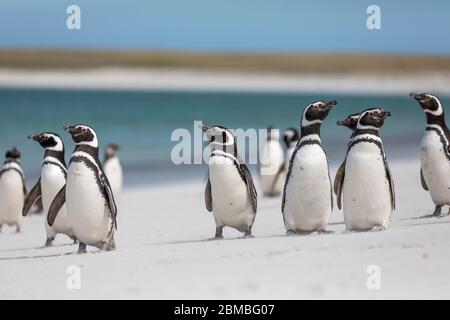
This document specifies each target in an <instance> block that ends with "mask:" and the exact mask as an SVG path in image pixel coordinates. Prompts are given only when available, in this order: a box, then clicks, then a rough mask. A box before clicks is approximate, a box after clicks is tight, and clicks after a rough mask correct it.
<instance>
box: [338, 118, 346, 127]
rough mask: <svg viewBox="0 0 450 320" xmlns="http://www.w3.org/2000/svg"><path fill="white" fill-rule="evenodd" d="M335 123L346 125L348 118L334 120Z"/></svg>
mask: <svg viewBox="0 0 450 320" xmlns="http://www.w3.org/2000/svg"><path fill="white" fill-rule="evenodd" d="M336 124H337V125H338V126H347V125H348V119H344V120H338V122H336Z"/></svg>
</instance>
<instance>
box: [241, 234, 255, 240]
mask: <svg viewBox="0 0 450 320" xmlns="http://www.w3.org/2000/svg"><path fill="white" fill-rule="evenodd" d="M249 238H254V236H253V235H252V234H251V233H248V234H247V233H246V234H244V235H243V236H242V237H241V239H249Z"/></svg>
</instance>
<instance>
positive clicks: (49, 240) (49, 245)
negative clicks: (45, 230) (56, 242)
mask: <svg viewBox="0 0 450 320" xmlns="http://www.w3.org/2000/svg"><path fill="white" fill-rule="evenodd" d="M51 246H53V239H47V240H46V241H45V247H51Z"/></svg>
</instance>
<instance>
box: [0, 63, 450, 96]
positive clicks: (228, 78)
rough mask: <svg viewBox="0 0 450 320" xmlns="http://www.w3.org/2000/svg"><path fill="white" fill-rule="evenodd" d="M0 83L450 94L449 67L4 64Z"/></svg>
mask: <svg viewBox="0 0 450 320" xmlns="http://www.w3.org/2000/svg"><path fill="white" fill-rule="evenodd" d="M0 88H13V89H14V88H30V89H74V90H79V89H87V90H133V91H135V90H136V91H139V90H159V91H206V92H208V91H219V92H227V91H230V92H260V93H263V92H280V93H320V92H327V93H351V94H358V95H360V94H381V95H383V94H404V93H405V92H411V91H427V92H433V93H436V94H440V95H450V72H430V73H425V72H417V73H386V74H379V73H377V74H375V73H367V74H361V73H302V74H281V73H250V72H221V71H195V70H190V69H143V68H140V69H132V68H95V69H83V70H16V69H2V68H0Z"/></svg>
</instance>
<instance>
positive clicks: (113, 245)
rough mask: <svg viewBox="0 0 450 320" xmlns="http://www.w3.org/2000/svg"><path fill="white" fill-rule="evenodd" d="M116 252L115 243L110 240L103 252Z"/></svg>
mask: <svg viewBox="0 0 450 320" xmlns="http://www.w3.org/2000/svg"><path fill="white" fill-rule="evenodd" d="M114 250H116V242H115V241H114V239H112V240H111V241H110V242H109V243H108V245H107V246H106V248H105V251H114Z"/></svg>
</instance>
